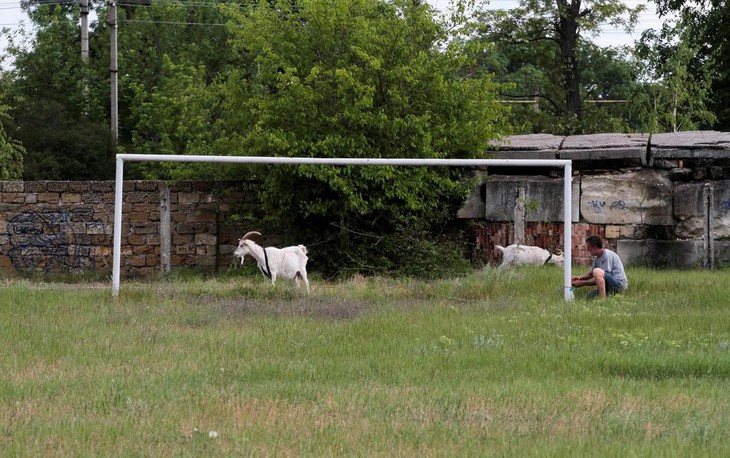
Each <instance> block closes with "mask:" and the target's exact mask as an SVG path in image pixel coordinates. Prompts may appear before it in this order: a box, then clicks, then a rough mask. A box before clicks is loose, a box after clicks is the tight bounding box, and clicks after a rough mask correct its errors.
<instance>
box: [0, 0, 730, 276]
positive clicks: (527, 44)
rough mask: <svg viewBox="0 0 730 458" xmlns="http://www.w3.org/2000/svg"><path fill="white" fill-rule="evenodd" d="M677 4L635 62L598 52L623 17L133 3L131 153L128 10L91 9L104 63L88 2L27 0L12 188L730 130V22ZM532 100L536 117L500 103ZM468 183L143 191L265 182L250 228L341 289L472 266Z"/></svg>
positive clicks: (452, 172) (367, 171)
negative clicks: (511, 142) (366, 276)
mask: <svg viewBox="0 0 730 458" xmlns="http://www.w3.org/2000/svg"><path fill="white" fill-rule="evenodd" d="M660 4H661V5H663V6H665V7H666V8H667V9H669V10H676V11H680V10H681V11H682V12H683V16H682V22H681V27H678V28H676V29H672V28H667V29H665V30H663V31H661V32H659V31H657V32H654V34H653V35H652V34H647V35H646V36H645V37H644V41H643V42H642V43H641V44H640V46H638V47H637V48H636V49H635V55H634V56H633V57H632V56H631V55H630V53H629V50H628V49H626V48H621V49H615V48H601V47H598V46H596V45H594V44H593V43H592V42H591V41H590V34H591V33H592V32H595V31H596V30H598V28H599V27H601V26H602V25H605V23H607V22H608V23H611V24H613V25H617V24H623V25H625V26H627V27H631V26H632V24H634V23H635V20H636V14H637V13H638V12H639V11H640V9H632V8H629V7H627V6H626V5H625V4H624V3H622V2H620V1H618V0H571V1H564V0H560V1H558V2H556V3H552V2H544V1H527V0H525V1H522V2H520V4H519V6H518V8H516V9H515V10H512V11H492V12H489V11H486V10H485V9H484V8H483V7H484V5H480V4H479V3H478V2H468V1H466V0H459V1H457V2H456V3H455V5H454V6H455V8H454V9H452V10H451V13H450V14H448V15H441V14H439V13H438V12H437V11H436V10H434V9H433V8H432V7H431V6H429V4H428V3H426V2H421V1H414V0H270V1H266V2H253V3H246V4H239V3H230V2H221V1H217V0H211V1H210V2H202V3H201V2H183V1H180V0H160V1H154V2H148V1H144V0H134V1H128V2H121V3H119V7H118V11H117V18H118V20H117V24H118V47H117V52H118V61H119V73H118V77H119V78H118V79H119V92H118V96H119V101H118V110H119V130H118V137H114V136H113V134H112V132H113V129H110V118H111V109H110V102H111V99H112V97H111V95H110V88H109V76H110V65H109V62H110V59H111V53H112V49H111V48H110V46H109V44H110V41H111V40H110V38H111V36H112V35H111V34H112V33H113V32H114V29H113V27H111V26H110V24H109V23H108V22H107V17H108V15H109V13H111V12H112V10H110V8H111V6H110V5H111V4H109V3H106V2H95V1H92V2H91V8H92V10H93V11H94V12H95V13H96V17H97V18H98V21H95V22H92V24H91V26H90V30H89V33H90V35H89V55H88V58H86V57H83V56H81V55H80V53H79V52H78V50H79V41H80V32H79V27H78V22H79V17H80V11H79V7H78V4H75V3H58V4H50V3H47V2H42V1H37V0H27V1H24V2H23V6H24V8H25V10H26V12H28V13H29V15H30V18H31V21H32V23H33V28H32V29H27V30H20V31H19V32H17V33H9V32H7V31H6V32H5V33H4V34H5V35H6V37H7V38H8V39H9V40H10V46H9V47H8V55H7V56H0V58H1V59H3V60H4V59H6V58H8V57H9V58H12V62H13V64H12V66H11V67H8V68H7V69H5V70H3V71H2V72H3V73H2V75H1V76H2V77H0V104H1V105H2V106H7V109H4V110H5V111H4V113H5V114H6V116H5V117H3V118H2V120H1V121H2V124H1V125H0V167H1V168H0V170H2V177H3V179H19V178H23V179H26V180H37V179H59V180H85V179H110V178H112V177H113V170H114V167H113V164H114V162H113V159H114V153H116V152H119V151H121V152H135V153H158V154H195V155H249V156H254V155H255V156H289V157H299V156H304V157H320V158H331V157H355V158H371V157H386V158H387V157H399V158H402V157H406V158H474V157H487V156H488V151H489V142H490V141H491V140H494V139H498V138H500V137H501V136H504V135H507V134H510V133H530V132H540V133H554V134H563V135H565V134H575V133H591V132H635V131H640V132H661V131H673V130H680V129H694V128H707V127H711V126H712V125H713V122H714V121H715V119H717V120H718V122H719V124H720V125H721V126H722V125H727V119H726V118H727V112H726V111H723V110H726V107H727V104H724V105H723V104H722V103H721V102H722V101H723V100H724V99H723V97H724V96H723V94H725V93H724V92H723V90H724V89H723V87H724V86H723V85H724V84H726V83H725V81H726V80H727V78H726V77H727V75H726V72H727V70H726V66H725V67H723V65H722V64H723V62H726V61H727V59H724V60H723V56H724V54H723V53H727V46H726V44H724V42H722V40H721V38H720V36H719V35H717V34H714V35H713V32H712V30H713V25H718V26H719V25H722V24H724V23H725V22H723V21H725V17H724V15H723V13H722V11H720V8H719V6H718V5H715V4H714V3H712V2H705V3H703V5H704V6H705V7H706V8H705V9H702V11H693V10H684V9H683V7H682V5H681V4H679V3H677V4H675V3H672V2H668V3H667V2H660ZM472 7H473V8H472ZM471 13H473V14H471ZM717 30H720V29H717ZM701 40H706V42H707V43H709V44H711V45H712V46H709V45H704V44H703V42H702V41H701ZM728 93H730V92H728ZM525 98H528V99H531V98H535V99H537V100H538V101H539V102H538V103H537V105H534V104H511V105H507V104H504V103H502V102H505V100H507V101H515V100H520V99H525ZM520 101H524V100H520ZM588 101H590V102H593V103H586V102H588ZM609 101H618V102H620V103H615V104H609V103H607V102H609ZM596 102H598V103H596ZM604 102H606V103H604ZM536 108H537V109H536ZM21 160H22V163H21ZM462 172H463V171H461V170H456V169H453V168H433V167H432V168H425V167H424V168H417V167H414V168H393V167H312V166H301V167H261V166H260V167H241V166H239V167H233V166H230V167H220V166H213V165H201V164H197V165H195V166H193V165H190V164H181V163H175V164H170V163H145V164H144V165H139V164H137V165H136V166H135V167H130V168H128V175H127V176H128V178H139V177H145V178H160V179H180V178H198V179H200V178H213V179H221V178H232V179H240V178H246V179H249V178H253V179H256V180H257V182H258V183H260V187H259V191H260V199H261V202H262V207H261V212H260V215H241V218H242V220H246V221H257V219H256V218H259V219H258V221H260V220H261V219H262V218H263V219H265V222H266V223H267V224H268V226H267V228H269V229H271V230H273V231H276V232H279V233H282V234H287V236H288V237H289V238H291V240H286V241H287V242H288V241H291V242H294V241H296V242H305V243H308V244H310V245H311V244H313V243H316V244H317V249H316V251H314V252H313V256H315V257H317V256H320V257H322V260H325V259H326V262H320V263H317V264H319V265H326V266H328V267H327V269H326V272H324V273H325V274H327V275H336V274H341V273H349V272H353V271H356V272H367V273H379V272H391V273H392V272H399V273H405V274H412V275H419V276H428V275H432V274H433V273H434V272H439V271H454V270H459V268H460V267H462V265H463V263H462V262H461V256H460V254H461V253H460V249H459V248H458V247H455V246H451V245H449V244H448V243H445V242H444V240H443V237H440V236H441V235H442V234H443V233H444V231H445V230H446V228H445V223H446V221H447V220H449V219H451V216H452V215H453V214H454V212H455V209H456V207H457V206H458V205H459V204H460V203H461V201H462V199H463V197H464V194H465V192H466V190H467V189H468V187H469V183H466V182H465V181H464V179H463V178H462V177H463V174H462Z"/></svg>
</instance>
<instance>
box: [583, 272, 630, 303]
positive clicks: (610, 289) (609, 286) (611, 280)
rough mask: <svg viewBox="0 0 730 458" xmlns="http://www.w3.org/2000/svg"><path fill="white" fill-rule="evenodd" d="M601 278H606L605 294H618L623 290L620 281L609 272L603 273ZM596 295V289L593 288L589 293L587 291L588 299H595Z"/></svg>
mask: <svg viewBox="0 0 730 458" xmlns="http://www.w3.org/2000/svg"><path fill="white" fill-rule="evenodd" d="M603 278H605V279H606V296H610V295H612V294H618V293H620V292H622V291H623V288H622V286H621V282H619V281H618V280H616V277H614V276H613V275H611V274H604V276H603ZM596 297H598V290H597V289H594V290H593V291H591V292H590V293H588V299H595V298H596Z"/></svg>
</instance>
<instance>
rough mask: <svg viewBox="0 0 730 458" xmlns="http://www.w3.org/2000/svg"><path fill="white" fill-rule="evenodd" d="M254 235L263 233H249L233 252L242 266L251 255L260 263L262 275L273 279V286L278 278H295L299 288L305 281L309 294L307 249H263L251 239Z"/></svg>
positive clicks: (302, 247) (301, 247)
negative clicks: (247, 256)
mask: <svg viewBox="0 0 730 458" xmlns="http://www.w3.org/2000/svg"><path fill="white" fill-rule="evenodd" d="M252 235H258V236H260V235H261V233H260V232H257V231H251V232H247V233H246V235H244V236H243V237H242V238H241V239H240V240H239V241H238V248H236V251H234V252H233V255H234V256H237V257H239V258H241V264H243V258H244V257H245V256H246V255H250V256H251V257H252V258H254V259H255V260H256V262H257V263H258V266H259V270H260V271H261V273H262V274H264V276H266V277H268V278H270V279H271V285H272V286H273V285H274V284H276V279H277V277H283V278H289V279H292V278H293V279H294V281H295V282H296V284H297V288H299V287H300V286H301V285H300V281H303V282H304V285H305V286H306V287H307V292H309V280H308V279H307V260H308V259H309V258H307V247H305V246H304V245H296V246H288V247H286V248H275V247H266V248H263V247H261V246H260V245H258V244H257V243H256V242H254V241H253V240H251V239H250V237H251V236H252Z"/></svg>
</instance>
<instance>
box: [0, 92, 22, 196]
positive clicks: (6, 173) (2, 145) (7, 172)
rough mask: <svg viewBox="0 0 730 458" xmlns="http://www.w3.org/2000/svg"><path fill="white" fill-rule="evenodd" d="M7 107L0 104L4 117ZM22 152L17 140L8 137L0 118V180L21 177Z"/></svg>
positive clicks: (1, 113)
mask: <svg viewBox="0 0 730 458" xmlns="http://www.w3.org/2000/svg"><path fill="white" fill-rule="evenodd" d="M7 109H8V107H7V106H4V105H0V116H2V117H3V118H4V117H5V113H6V111H7ZM23 154H25V148H23V145H21V144H20V142H18V141H17V140H13V139H12V138H10V137H8V134H7V133H6V132H5V127H4V126H3V122H2V119H0V180H2V181H10V180H20V179H22V178H23Z"/></svg>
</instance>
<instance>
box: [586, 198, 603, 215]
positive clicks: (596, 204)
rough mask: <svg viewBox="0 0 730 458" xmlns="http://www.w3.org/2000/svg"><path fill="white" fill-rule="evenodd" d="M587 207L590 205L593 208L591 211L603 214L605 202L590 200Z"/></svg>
mask: <svg viewBox="0 0 730 458" xmlns="http://www.w3.org/2000/svg"><path fill="white" fill-rule="evenodd" d="M588 205H590V206H591V207H592V208H593V211H594V212H596V213H603V212H604V210H605V207H606V201H605V200H591V201H588Z"/></svg>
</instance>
